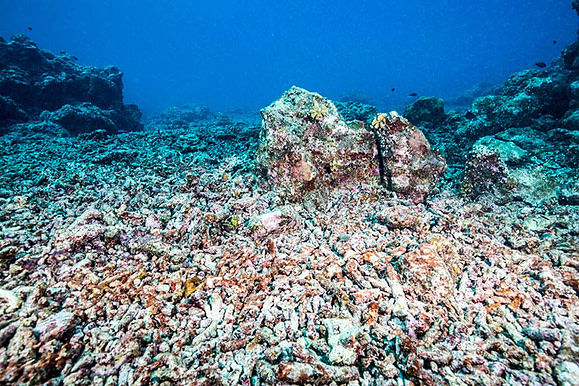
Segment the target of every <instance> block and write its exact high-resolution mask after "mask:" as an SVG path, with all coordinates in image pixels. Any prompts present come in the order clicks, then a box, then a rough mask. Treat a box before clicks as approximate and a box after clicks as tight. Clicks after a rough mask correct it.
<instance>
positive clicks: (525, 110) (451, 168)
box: [404, 3, 579, 205]
mask: <svg viewBox="0 0 579 386" xmlns="http://www.w3.org/2000/svg"><path fill="white" fill-rule="evenodd" d="M574 4H576V3H574ZM578 97H579V42H577V41H576V42H574V43H573V44H571V45H569V46H568V47H567V48H565V49H564V50H563V52H562V53H561V56H560V57H559V58H557V59H556V60H555V61H553V63H552V64H551V65H550V66H548V67H546V68H544V69H530V70H524V71H520V72H518V73H516V74H513V75H512V76H511V77H510V78H509V79H508V80H507V81H506V82H505V83H504V85H503V86H502V87H500V88H499V89H496V90H492V93H491V95H484V96H482V95H481V96H478V97H476V98H474V99H473V101H472V103H471V105H470V107H468V109H467V110H466V111H453V110H450V111H448V112H445V110H444V101H443V100H442V99H440V98H437V97H421V98H419V99H417V100H416V101H415V102H414V103H413V104H411V105H408V106H406V109H405V110H404V117H406V118H407V119H408V120H409V121H410V122H412V123H413V124H415V125H417V126H418V127H419V128H420V129H421V130H423V131H424V134H425V135H426V137H427V138H428V140H429V141H430V142H431V143H432V145H433V147H434V148H435V149H437V150H438V151H440V152H441V154H442V155H443V156H444V157H445V159H446V160H447V162H448V171H447V173H446V178H447V179H448V180H449V181H462V186H461V190H462V192H463V193H465V194H466V195H468V196H471V197H475V196H480V195H483V194H488V193H490V194H491V195H493V196H495V197H500V198H502V199H503V200H506V201H509V200H519V201H524V202H527V203H530V204H533V205H538V204H540V203H546V202H550V201H553V200H555V201H558V202H559V203H560V204H572V205H577V204H579V183H578V182H577V181H578V171H577V165H578V164H579V101H578ZM453 105H454V104H453Z"/></svg>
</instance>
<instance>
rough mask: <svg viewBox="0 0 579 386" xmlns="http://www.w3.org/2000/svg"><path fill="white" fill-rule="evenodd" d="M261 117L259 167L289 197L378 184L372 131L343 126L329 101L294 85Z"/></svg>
mask: <svg viewBox="0 0 579 386" xmlns="http://www.w3.org/2000/svg"><path fill="white" fill-rule="evenodd" d="M261 114H262V117H263V123H262V131H261V143H260V146H259V150H258V155H257V161H258V164H259V165H260V167H261V168H262V169H263V170H264V171H265V173H266V174H267V176H268V177H269V179H270V181H271V182H273V183H274V184H275V185H276V186H278V187H281V188H282V189H283V190H286V191H287V192H288V193H290V194H291V195H292V196H294V197H300V196H302V195H303V194H304V193H306V192H308V191H311V190H314V189H325V188H331V187H335V186H340V185H345V184H349V183H356V182H358V183H359V182H366V183H371V182H372V181H376V182H378V179H379V171H378V159H377V157H376V155H377V149H376V143H375V141H374V135H373V133H372V132H371V131H369V130H366V129H365V128H364V127H363V124H361V122H358V123H350V124H346V122H345V121H344V120H343V119H342V118H341V117H340V115H339V114H338V111H337V110H336V107H335V106H334V104H333V103H332V102H331V101H329V100H328V99H326V98H323V97H322V96H321V95H319V94H316V93H312V92H309V91H306V90H304V89H302V88H299V87H295V86H294V87H292V88H291V89H290V90H288V91H286V92H285V93H284V94H283V96H282V97H281V99H280V100H278V101H276V102H274V103H273V104H271V105H270V106H268V107H266V108H265V109H263V110H262V112H261Z"/></svg>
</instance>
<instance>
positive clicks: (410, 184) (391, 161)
mask: <svg viewBox="0 0 579 386" xmlns="http://www.w3.org/2000/svg"><path fill="white" fill-rule="evenodd" d="M372 127H373V128H374V130H375V132H376V138H377V141H378V144H379V148H380V153H381V160H382V170H383V177H384V182H385V183H386V184H387V186H388V188H389V189H390V190H393V191H394V192H396V193H398V194H399V195H400V196H402V197H404V198H408V199H410V200H412V201H413V202H414V203H417V202H420V201H424V199H425V198H426V196H427V195H428V193H429V192H430V191H431V190H432V189H433V188H434V185H435V184H436V182H437V181H438V178H439V177H440V176H441V175H442V173H443V172H444V170H445V169H446V162H445V161H444V158H442V157H441V156H440V155H438V153H436V152H434V151H433V150H432V148H431V147H430V144H429V143H428V140H427V139H426V137H425V136H424V134H423V133H422V131H420V130H418V128H416V126H414V125H412V124H411V123H410V122H408V120H406V119H405V118H403V117H401V116H400V115H398V114H397V113H396V112H391V113H390V114H378V116H377V118H376V119H374V121H373V122H372Z"/></svg>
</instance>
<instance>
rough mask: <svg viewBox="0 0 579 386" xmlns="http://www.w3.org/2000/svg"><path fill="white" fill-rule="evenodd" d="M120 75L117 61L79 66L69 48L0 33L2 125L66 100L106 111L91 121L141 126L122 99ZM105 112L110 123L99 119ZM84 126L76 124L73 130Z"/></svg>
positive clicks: (117, 128) (133, 108) (134, 110)
mask: <svg viewBox="0 0 579 386" xmlns="http://www.w3.org/2000/svg"><path fill="white" fill-rule="evenodd" d="M122 76H123V73H122V72H121V71H120V70H119V69H118V68H116V67H114V66H109V67H106V68H104V69H101V68H95V67H85V66H80V65H78V64H76V63H75V58H74V57H72V56H70V55H68V54H66V53H63V54H61V55H59V56H56V55H54V54H52V53H50V52H48V51H44V50H41V49H39V48H38V46H37V45H36V44H35V43H34V42H33V41H32V40H30V39H29V38H27V37H26V36H23V35H18V36H14V37H12V38H11V40H10V41H8V42H6V41H5V40H4V39H2V38H0V126H7V125H10V124H12V123H18V122H24V121H28V120H36V119H38V118H39V116H40V114H41V113H42V112H43V111H48V112H53V111H56V110H59V109H60V108H61V107H63V106H65V105H70V106H78V105H81V104H82V103H90V104H91V105H92V106H93V107H94V108H90V109H91V110H93V111H95V109H99V110H103V112H102V113H101V112H99V113H95V114H93V115H95V117H96V120H95V121H94V122H92V123H91V124H89V126H96V127H98V128H103V129H110V130H112V131H132V130H140V129H142V125H141V124H140V123H139V119H140V112H139V111H138V108H137V107H136V106H135V105H124V104H123V82H122ZM67 110H70V109H67ZM103 114H104V115H108V116H109V117H110V119H111V120H112V125H108V126H106V125H105V126H101V125H100V124H99V122H102V120H101V118H100V116H101V115H103ZM90 115H91V114H89V115H86V118H87V119H90V118H89V117H90ZM81 131H84V130H82V129H77V128H73V130H72V132H71V133H76V132H81Z"/></svg>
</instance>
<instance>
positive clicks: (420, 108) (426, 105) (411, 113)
mask: <svg viewBox="0 0 579 386" xmlns="http://www.w3.org/2000/svg"><path fill="white" fill-rule="evenodd" d="M404 116H405V117H406V118H408V119H409V120H410V122H412V123H414V124H415V125H424V126H429V125H436V124H437V123H440V122H442V121H444V120H445V119H446V114H445V113H444V101H443V100H442V99H440V98H438V97H421V98H418V99H417V100H416V101H415V102H414V103H412V104H410V105H408V106H406V107H405V108H404Z"/></svg>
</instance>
